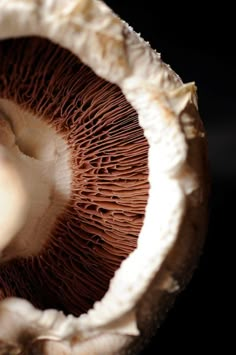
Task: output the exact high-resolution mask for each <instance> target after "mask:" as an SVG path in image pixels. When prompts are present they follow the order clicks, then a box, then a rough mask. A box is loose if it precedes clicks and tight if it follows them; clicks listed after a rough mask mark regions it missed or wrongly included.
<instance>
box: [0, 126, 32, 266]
mask: <svg viewBox="0 0 236 355" xmlns="http://www.w3.org/2000/svg"><path fill="white" fill-rule="evenodd" d="M0 133H1V131H0ZM0 136H1V135H0ZM28 210H29V198H28V196H27V192H26V187H25V186H24V181H23V178H22V176H21V174H20V172H19V171H18V168H17V166H16V164H15V163H14V159H13V158H12V156H11V153H10V152H9V151H8V149H7V148H5V147H4V146H3V145H1V144H0V253H1V254H0V261H1V256H2V252H3V250H4V249H5V248H6V247H7V246H8V245H9V244H10V242H11V241H12V239H14V237H15V236H16V234H17V233H18V232H19V231H20V229H21V228H22V227H23V225H24V223H25V221H26V218H27V212H28Z"/></svg>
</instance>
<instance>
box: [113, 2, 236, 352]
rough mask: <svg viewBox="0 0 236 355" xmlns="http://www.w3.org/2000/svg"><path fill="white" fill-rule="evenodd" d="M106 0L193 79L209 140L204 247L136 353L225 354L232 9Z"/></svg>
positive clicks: (234, 184) (234, 181) (235, 165)
mask: <svg viewBox="0 0 236 355" xmlns="http://www.w3.org/2000/svg"><path fill="white" fill-rule="evenodd" d="M106 3H107V4H108V5H109V6H110V7H111V8H113V10H114V11H115V12H116V13H118V14H119V15H120V16H121V18H122V19H123V20H125V21H127V22H128V23H129V24H130V25H131V26H132V27H133V28H134V29H135V30H136V32H139V33H141V35H142V37H143V38H144V39H145V40H147V41H149V42H150V44H151V46H152V47H153V48H155V49H157V51H158V52H161V54H162V59H163V60H164V61H165V62H167V63H168V64H170V65H171V67H172V68H173V69H174V70H175V71H176V72H177V73H178V74H179V75H180V76H181V78H182V79H183V81H184V82H189V81H195V83H196V85H197V87H198V97H199V110H200V114H201V117H202V119H203V122H204V125H205V128H206V131H207V136H208V144H209V160H210V167H211V180H212V188H211V198H210V221H209V230H208V234H207V239H206V244H205V248H204V253H203V255H202V257H201V260H200V263H199V267H198V269H197V270H196V272H195V274H194V276H193V278H192V280H191V282H190V284H189V286H188V287H187V289H186V290H185V291H184V292H183V293H182V294H181V295H180V296H179V297H178V299H177V301H176V304H175V307H174V308H173V309H172V310H171V311H170V312H169V314H168V317H167V319H166V320H165V322H164V323H163V324H162V326H161V328H160V329H159V330H158V333H157V335H156V336H155V338H154V339H153V340H152V342H151V344H150V345H149V347H148V348H147V349H146V350H145V351H144V352H143V353H142V355H144V354H150V355H152V354H159V355H162V354H170V353H171V352H173V351H174V352H176V353H178V354H182V355H185V354H186V355H187V354H188V355H189V354H195V353H198V354H203V353H206V352H208V353H210V354H212V353H214V352H215V351H220V353H221V354H228V353H231V352H232V350H231V351H228V350H227V347H228V345H229V343H230V335H229V334H230V331H229V328H230V327H231V325H230V324H229V321H230V317H232V316H231V312H232V309H233V308H234V306H233V303H232V301H231V294H232V291H233V287H234V276H233V273H232V271H233V265H232V264H233V263H231V260H232V259H233V257H232V254H233V241H234V234H235V232H234V231H235V227H234V225H235V219H236V218H235V208H234V201H235V197H236V178H235V175H236V159H235V158H234V156H235V152H236V140H235V138H234V137H235V133H236V109H235V101H236V100H235V97H236V95H235V94H236V87H235V85H236V83H235V79H236V69H235V64H236V55H235V53H234V47H235V43H236V30H235V28H234V25H235V22H236V20H235V19H234V17H233V16H234V11H233V9H232V8H230V7H229V6H228V5H227V3H226V2H224V3H222V2H221V3H219V5H217V4H216V3H213V5H210V4H208V3H206V2H205V4H200V3H198V2H189V3H188V4H180V3H178V4H177V5H175V6H173V4H171V2H166V3H164V4H162V5H160V4H161V2H159V1H154V0H153V1H151V0H146V1H142V2H141V1H140V2H139V1H132V0H126V1H121V0H120V1H118V0H117V1H116V0H107V1H106ZM233 327H234V326H233ZM233 352H234V350H233Z"/></svg>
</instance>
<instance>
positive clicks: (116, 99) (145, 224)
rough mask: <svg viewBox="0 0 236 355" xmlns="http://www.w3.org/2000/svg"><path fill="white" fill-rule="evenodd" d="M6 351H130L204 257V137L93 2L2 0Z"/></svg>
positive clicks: (169, 78)
mask: <svg viewBox="0 0 236 355" xmlns="http://www.w3.org/2000/svg"><path fill="white" fill-rule="evenodd" d="M0 37H1V41H0V253H1V254H0V255H1V256H0V301H1V302H0V325H1V326H0V350H2V352H3V353H4V351H5V353H10V352H11V351H15V352H16V353H17V351H18V352H19V353H21V352H24V353H27V352H29V353H32V352H33V351H34V352H38V353H40V354H41V353H42V354H44V353H45V354H46V353H47V354H55V353H56V354H78V355H80V354H103V355H105V354H121V353H126V352H128V351H131V352H132V353H137V352H138V351H139V350H140V349H141V348H142V346H143V345H144V343H145V342H147V341H148V339H149V338H150V337H151V335H152V334H153V332H154V331H155V329H156V327H157V325H158V324H159V323H160V321H161V319H162V318H163V315H164V314H165V312H166V310H167V309H168V308H169V306H170V304H171V303H172V302H173V300H174V298H175V296H176V294H177V293H178V292H179V290H181V289H182V288H183V287H184V285H185V284H186V283H187V281H188V280H189V278H190V276H191V274H192V271H193V269H194V267H195V265H196V263H197V260H198V256H199V254H200V251H201V248H202V244H203V241H204V235H205V229H206V224H207V195H208V180H207V158H206V145H205V133H204V129H203V126H202V123H201V120H200V117H199V115H198V111H197V102H196V88H195V85H194V83H189V84H183V83H182V81H181V79H180V78H179V77H178V76H177V75H176V74H175V73H174V72H173V71H172V70H171V69H170V67H169V66H167V65H166V64H164V63H163V62H162V60H161V58H160V55H159V54H158V53H156V52H155V51H153V50H152V49H151V48H150V46H149V45H148V44H147V43H146V42H144V40H142V39H141V38H140V37H139V35H137V34H136V33H135V32H134V31H133V30H132V29H131V28H130V27H129V26H128V25H127V24H126V23H124V22H123V21H121V20H120V19H119V18H118V17H117V16H116V15H115V14H113V12H112V11H111V10H110V9H109V8H108V7H107V6H106V5H105V4H104V3H102V2H101V1H96V0H71V1H70V2H68V1H66V0H50V1H49V0H42V1H40V2H35V1H27V0H18V1H14V0H8V1H7V2H6V3H5V2H1V3H0Z"/></svg>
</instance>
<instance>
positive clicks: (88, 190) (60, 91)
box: [0, 37, 149, 316]
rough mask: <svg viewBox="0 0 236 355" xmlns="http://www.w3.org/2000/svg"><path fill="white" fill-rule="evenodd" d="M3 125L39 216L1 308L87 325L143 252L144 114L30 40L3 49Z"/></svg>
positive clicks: (3, 289) (11, 249) (18, 240)
mask: <svg viewBox="0 0 236 355" xmlns="http://www.w3.org/2000/svg"><path fill="white" fill-rule="evenodd" d="M1 122H4V125H3V124H0V147H3V148H4V149H8V150H9V149H10V150H11V152H12V154H13V156H14V159H16V161H17V162H18V163H19V161H20V163H19V164H20V166H23V168H22V171H24V174H25V175H27V178H26V180H27V179H28V180H27V181H29V184H28V185H30V188H28V190H29V197H30V208H29V211H30V212H29V213H28V215H27V216H26V220H25V223H24V226H23V227H22V228H21V229H20V230H19V231H18V233H16V235H14V237H13V238H12V240H11V242H10V243H9V244H8V245H7V246H5V247H4V248H3V250H1V258H0V300H3V299H4V298H6V297H10V296H17V297H22V298H25V299H27V300H29V301H30V302H32V304H33V305H35V306H36V307H38V308H40V309H46V308H56V309H60V310H62V311H64V312H65V313H66V314H67V313H72V314H74V315H76V316H78V315H80V314H81V313H83V312H86V311H87V310H88V309H90V308H91V307H92V305H93V304H94V302H95V301H97V300H99V299H101V298H102V297H103V295H104V294H105V292H106V291H107V289H108V286H109V282H110V279H111V278H112V276H113V275H114V272H115V271H116V270H117V269H118V268H119V265H120V264H121V262H122V261H123V260H124V259H125V258H126V257H127V256H128V255H129V254H130V253H131V252H132V251H133V250H134V249H135V247H136V244H137V239H138V236H139V232H140V230H141V227H142V223H143V219H144V214H145V208H146V204H147V198H148V191H149V183H148V158H147V155H148V143H147V141H146V138H145V137H144V134H143V130H142V128H141V127H140V126H139V123H138V115H137V113H136V111H135V110H134V109H133V108H132V107H131V105H130V104H129V103H128V102H127V100H126V98H125V97H124V95H123V94H122V92H121V90H120V89H119V88H118V87H117V86H116V85H114V84H111V83H109V82H106V81H105V80H103V79H101V78H100V77H98V76H97V75H95V74H94V72H93V71H92V70H91V69H90V68H88V67H87V66H86V65H84V64H83V63H82V62H81V61H80V60H79V59H78V58H77V57H76V56H75V55H73V54H71V53H70V52H69V51H68V50H66V49H63V48H61V47H60V46H59V45H56V44H54V43H52V42H50V41H49V40H46V39H43V38H39V37H26V38H18V39H8V40H3V41H1V42H0V123H1ZM6 125H7V129H8V132H10V133H9V137H10V138H11V143H9V141H8V140H6V139H5V140H4V137H6V135H5V133H4V134H3V132H5V131H3V129H2V127H3V126H4V127H6ZM1 129H2V131H1ZM4 129H5V128H4ZM9 144H10V148H9ZM19 164H18V165H19ZM24 166H27V168H24ZM32 171H33V172H34V173H32ZM24 174H23V176H25V175H24ZM45 191H48V192H47V193H45ZM10 219H11V216H9V220H10ZM0 245H1V243H0ZM22 245H23V246H22ZM127 277H129V275H127Z"/></svg>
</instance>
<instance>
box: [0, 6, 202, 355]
mask: <svg viewBox="0 0 236 355" xmlns="http://www.w3.org/2000/svg"><path fill="white" fill-rule="evenodd" d="M30 35H36V36H41V37H46V38H48V39H50V40H51V41H53V42H55V43H57V44H59V45H61V46H62V47H65V48H67V49H69V50H70V51H71V52H73V53H74V54H75V55H77V56H78V57H79V58H80V59H81V60H82V61H83V62H84V63H85V64H87V65H88V66H89V67H91V68H92V70H93V71H94V72H95V73H96V74H97V75H99V76H101V77H102V78H104V79H106V80H108V81H110V82H113V83H115V84H117V85H118V86H119V87H120V88H121V90H122V91H123V93H124V95H125V96H126V98H127V100H128V101H129V102H130V103H131V105H132V106H133V107H134V108H135V109H136V111H137V113H138V115H139V123H140V126H141V127H142V128H143V130H144V135H145V137H146V138H147V140H148V143H149V161H148V166H149V183H150V190H149V199H148V203H147V208H146V215H145V219H144V223H143V228H142V230H141V232H140V235H139V239H138V247H137V249H136V250H135V251H134V252H133V253H131V254H130V256H129V257H128V258H127V259H126V260H125V261H124V262H123V263H122V265H121V267H120V269H119V270H117V272H116V274H115V276H114V278H113V279H112V280H111V283H110V287H109V290H108V291H107V293H106V294H105V296H104V298H103V299H102V300H101V301H100V302H96V303H95V305H94V307H93V308H92V309H91V310H89V312H88V313H87V314H83V315H81V316H80V317H79V318H76V317H73V316H71V315H70V316H68V317H65V316H64V315H62V314H61V313H60V312H57V311H55V310H46V311H44V312H41V311H39V310H36V309H35V308H34V307H32V306H31V305H30V304H29V303H28V302H27V301H20V300H17V299H6V300H5V301H3V302H2V303H1V304H0V324H1V327H0V339H1V347H2V349H3V350H2V353H4V351H5V352H6V351H7V350H6V349H7V348H9V346H12V347H13V349H15V350H14V351H16V349H19V350H24V351H25V352H27V351H31V350H32V352H33V350H34V351H35V352H34V353H36V354H37V353H39V354H55V353H57V354H78V355H80V354H88V353H89V354H97V355H99V354H103V355H105V354H117V355H119V354H120V355H121V354H135V353H138V352H139V351H140V349H141V348H142V347H143V345H144V344H145V343H146V342H147V341H148V340H149V338H150V336H151V335H152V334H153V333H154V332H155V331H156V327H157V326H158V325H159V324H160V321H161V320H162V318H163V316H164V315H165V312H166V310H167V309H168V308H169V307H170V305H171V304H172V302H173V300H174V298H175V296H176V294H177V292H178V291H179V290H181V289H182V288H183V287H184V286H185V284H186V283H187V281H188V280H189V278H190V276H191V274H192V271H193V269H194V266H195V265H196V263H197V259H198V256H199V254H200V251H201V248H202V245H203V241H204V235H205V230H206V225H207V196H208V167H207V157H206V141H205V134H204V129H203V127H202V123H201V120H200V118H199V115H198V112H197V103H196V101H197V100H196V93H195V91H196V88H195V85H194V84H193V83H190V84H183V83H182V81H181V79H180V78H179V77H178V76H177V75H176V74H175V73H174V72H173V71H172V70H171V69H170V67H169V66H167V65H166V64H164V63H163V62H162V61H161V59H160V55H159V54H158V53H156V52H155V51H153V50H152V49H151V48H150V46H149V45H148V44H147V43H146V42H144V41H143V39H141V38H140V37H139V36H138V35H137V34H136V33H135V32H134V31H133V30H132V29H131V28H130V27H129V26H128V25H127V24H125V23H124V22H123V21H121V20H120V19H119V18H118V17H117V16H115V15H114V14H113V13H112V11H111V10H110V9H109V8H108V7H107V6H106V5H105V4H103V3H102V2H101V1H96V0H71V1H66V0H42V1H34V0H6V1H4V0H2V1H0V37H1V38H2V39H5V38H12V37H20V36H30ZM22 302H23V303H22ZM4 324H5V325H6V326H3V325H4ZM7 327H8V329H9V331H6V329H7ZM4 329H5V330H4ZM0 349H1V348H0ZM4 349H5V350H4ZM28 349H30V350H28ZM16 353H17V352H16Z"/></svg>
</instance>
